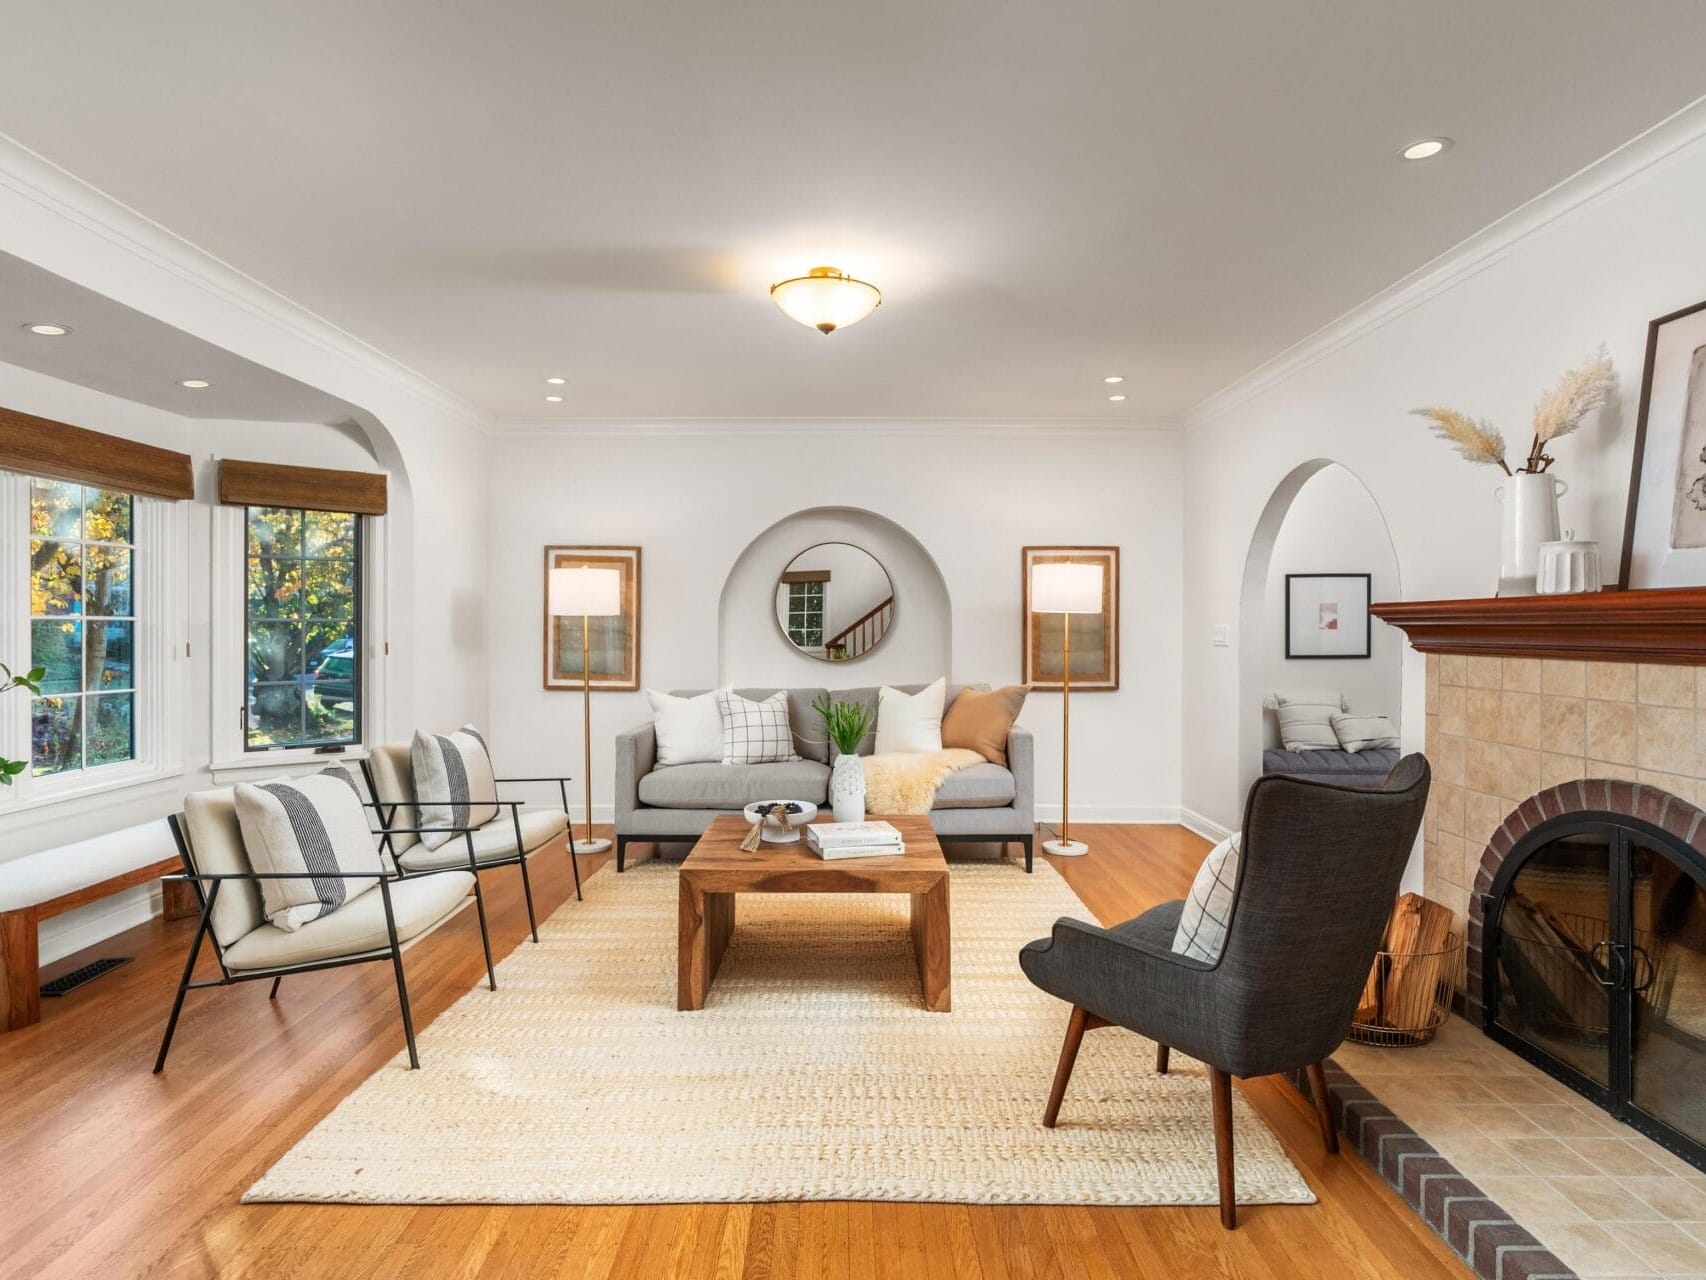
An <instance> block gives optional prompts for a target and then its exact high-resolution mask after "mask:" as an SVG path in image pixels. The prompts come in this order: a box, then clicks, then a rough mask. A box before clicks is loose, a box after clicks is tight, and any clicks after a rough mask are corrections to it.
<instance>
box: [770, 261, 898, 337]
mask: <svg viewBox="0 0 1706 1280" xmlns="http://www.w3.org/2000/svg"><path fill="white" fill-rule="evenodd" d="M770 296H771V297H772V298H774V299H776V305H777V306H779V307H781V308H782V310H783V312H785V313H786V314H787V315H788V316H789V317H791V318H792V319H795V320H798V321H799V322H800V323H801V324H803V325H806V326H807V327H808V328H812V329H816V330H817V331H818V332H819V333H834V332H835V331H836V330H837V329H843V328H846V327H847V326H848V325H850V324H857V323H858V322H859V321H861V320H863V319H864V318H865V317H866V316H868V315H870V314H871V312H873V311H875V310H876V309H877V305H878V304H879V303H881V302H882V300H883V295H882V293H881V292H880V291H879V290H878V289H877V286H876V285H874V284H866V283H865V282H864V281H863V280H855V279H853V277H852V276H848V275H843V274H842V273H841V272H839V271H837V270H836V269H835V268H834V267H813V268H812V269H811V272H810V274H809V275H803V276H795V277H794V278H793V279H792V280H784V281H782V283H781V284H773V285H771V286H770Z"/></svg>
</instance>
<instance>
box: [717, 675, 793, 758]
mask: <svg viewBox="0 0 1706 1280" xmlns="http://www.w3.org/2000/svg"><path fill="white" fill-rule="evenodd" d="M717 711H718V712H719V713H720V714H721V715H722V717H723V763H724V764H780V763H782V762H784V761H787V760H798V759H799V758H800V757H799V754H798V753H797V752H796V751H795V750H794V735H793V734H792V733H791V732H790V731H789V729H788V694H787V692H786V691H785V690H784V691H783V692H780V693H773V694H771V695H770V696H769V697H768V698H766V699H765V700H764V701H763V702H754V701H753V700H752V699H751V698H743V697H741V696H740V694H738V693H735V692H733V691H731V690H728V689H725V690H723V692H721V693H719V694H718V695H717Z"/></svg>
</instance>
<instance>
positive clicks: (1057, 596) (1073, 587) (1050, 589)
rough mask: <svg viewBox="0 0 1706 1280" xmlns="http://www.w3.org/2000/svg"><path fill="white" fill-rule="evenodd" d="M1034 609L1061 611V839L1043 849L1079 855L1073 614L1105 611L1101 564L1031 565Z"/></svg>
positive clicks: (1067, 855) (1084, 846)
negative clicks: (1072, 822) (1072, 812)
mask: <svg viewBox="0 0 1706 1280" xmlns="http://www.w3.org/2000/svg"><path fill="white" fill-rule="evenodd" d="M1031 612H1032V613H1058V614H1060V615H1061V616H1060V634H1061V670H1060V829H1059V832H1058V835H1059V837H1060V838H1059V839H1058V840H1045V841H1043V852H1044V853H1052V854H1054V855H1055V856H1057V857H1062V858H1076V857H1079V856H1081V855H1082V854H1085V853H1088V852H1089V851H1090V846H1089V845H1087V844H1085V843H1084V842H1083V841H1082V840H1074V839H1073V838H1072V834H1071V831H1070V830H1069V828H1068V817H1067V802H1068V799H1069V796H1070V792H1069V787H1070V783H1071V769H1070V762H1071V751H1072V615H1073V614H1075V613H1101V612H1102V566H1101V565H1099V564H1074V563H1072V562H1071V561H1044V562H1042V563H1040V564H1033V565H1032V566H1031Z"/></svg>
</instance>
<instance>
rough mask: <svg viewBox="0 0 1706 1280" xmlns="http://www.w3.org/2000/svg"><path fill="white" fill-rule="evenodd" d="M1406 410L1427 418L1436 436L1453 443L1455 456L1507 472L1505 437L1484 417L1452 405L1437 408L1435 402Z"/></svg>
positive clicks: (1509, 471)
mask: <svg viewBox="0 0 1706 1280" xmlns="http://www.w3.org/2000/svg"><path fill="white" fill-rule="evenodd" d="M1410 412H1411V413H1413V414H1415V415H1416V416H1417V417H1418V418H1425V419H1427V423H1428V429H1429V430H1431V431H1432V432H1433V433H1434V434H1435V435H1436V436H1438V437H1439V438H1440V439H1442V440H1447V441H1450V442H1451V443H1452V444H1453V445H1455V446H1456V447H1457V452H1458V456H1460V457H1463V458H1467V459H1468V460H1469V461H1470V462H1478V463H1484V464H1485V465H1487V466H1490V467H1498V468H1500V469H1501V470H1503V471H1504V473H1505V474H1506V475H1507V476H1508V475H1509V474H1510V473H1511V469H1510V466H1509V465H1508V464H1507V463H1506V462H1505V438H1504V437H1503V436H1502V435H1500V434H1499V432H1498V429H1497V428H1496V427H1494V426H1493V424H1492V423H1490V422H1487V421H1486V420H1485V419H1483V420H1482V421H1480V422H1476V421H1475V420H1474V419H1473V418H1471V417H1469V416H1468V415H1467V414H1462V413H1459V412H1457V410H1455V409H1441V408H1438V407H1437V406H1436V407H1433V408H1428V409H1412V410H1410Z"/></svg>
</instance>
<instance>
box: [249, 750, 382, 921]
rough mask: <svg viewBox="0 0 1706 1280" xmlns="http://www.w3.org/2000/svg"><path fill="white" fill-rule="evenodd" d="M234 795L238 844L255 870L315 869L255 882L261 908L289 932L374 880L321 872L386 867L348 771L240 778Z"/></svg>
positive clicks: (269, 872) (266, 871)
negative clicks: (250, 779)
mask: <svg viewBox="0 0 1706 1280" xmlns="http://www.w3.org/2000/svg"><path fill="white" fill-rule="evenodd" d="M233 800H234V803H235V806H236V809H237V825H238V827H240V828H241V829H242V832H243V848H244V850H245V851H246V852H247V853H248V855H249V864H250V865H251V866H252V867H253V868H254V869H255V870H256V871H258V872H261V873H262V874H274V875H276V874H289V873H301V872H308V873H310V874H315V875H316V876H317V878H315V879H306V878H305V879H301V880H294V879H292V880H262V881H261V882H260V888H261V906H262V910H264V911H265V912H266V917H267V920H268V921H269V922H270V923H272V924H274V925H276V926H277V927H278V928H280V929H284V930H287V931H290V932H294V931H295V930H297V929H300V928H301V927H302V926H303V925H305V924H307V923H308V922H309V921H310V920H318V919H319V918H320V917H321V916H323V915H326V914H328V913H329V912H332V911H336V910H337V909H338V908H339V907H341V906H343V904H344V903H346V902H348V901H349V900H350V899H351V898H354V897H356V896H358V895H359V894H363V893H366V892H367V891H368V890H369V889H372V888H374V887H375V886H377V885H378V883H379V881H378V880H377V879H367V878H364V879H359V880H343V879H339V878H336V877H334V876H331V875H326V874H323V873H326V872H343V871H374V872H382V871H384V869H385V867H384V864H383V863H382V862H381V861H380V857H379V849H378V846H377V844H376V843H375V841H374V837H373V832H372V831H371V830H369V828H368V825H367V811H366V810H365V809H363V808H362V807H361V793H360V791H358V790H357V788H356V785H355V779H354V778H352V777H351V776H350V775H349V773H348V771H347V770H343V769H326V770H323V771H322V772H320V773H315V774H310V775H309V776H307V777H305V778H281V779H279V780H277V781H275V782H262V783H248V782H243V783H239V784H238V785H237V786H236V788H235V789H234V792H233Z"/></svg>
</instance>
